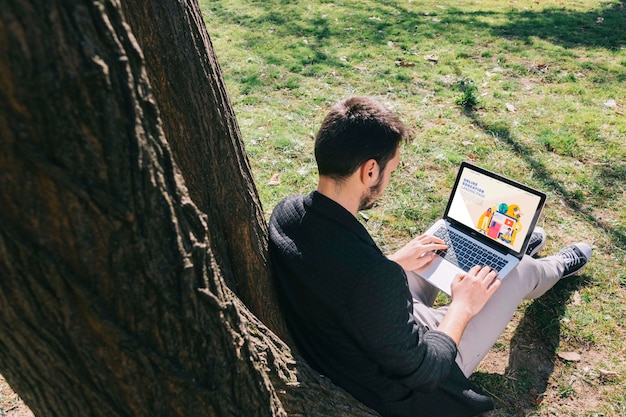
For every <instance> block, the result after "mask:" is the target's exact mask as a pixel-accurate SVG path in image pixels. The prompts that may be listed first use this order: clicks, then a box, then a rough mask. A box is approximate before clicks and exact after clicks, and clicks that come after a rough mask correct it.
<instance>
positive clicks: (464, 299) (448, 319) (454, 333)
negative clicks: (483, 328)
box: [437, 266, 502, 346]
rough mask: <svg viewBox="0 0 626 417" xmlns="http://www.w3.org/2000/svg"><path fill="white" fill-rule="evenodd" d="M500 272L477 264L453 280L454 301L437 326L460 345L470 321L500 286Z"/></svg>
mask: <svg viewBox="0 0 626 417" xmlns="http://www.w3.org/2000/svg"><path fill="white" fill-rule="evenodd" d="M501 282H502V281H500V280H499V279H498V272H497V271H495V270H492V269H490V268H489V267H480V266H475V267H473V268H472V269H470V270H469V272H468V273H467V274H459V275H457V276H456V278H455V279H454V281H453V282H452V302H451V303H450V306H449V307H448V312H447V313H446V315H445V316H444V318H443V320H442V321H441V324H440V325H439V327H438V328H437V330H439V331H440V332H443V333H445V334H447V335H448V336H450V338H451V339H452V340H454V342H455V343H456V344H457V346H458V345H459V342H460V341H461V337H462V336H463V332H464V331H465V328H466V327H467V324H468V323H469V321H470V320H471V319H472V317H474V316H475V315H476V314H478V313H479V312H480V310H482V308H483V307H484V306H485V304H486V303H487V301H488V300H489V299H490V298H491V296H492V295H493V294H494V293H495V292H496V290H497V289H498V288H499V287H500V284H501Z"/></svg>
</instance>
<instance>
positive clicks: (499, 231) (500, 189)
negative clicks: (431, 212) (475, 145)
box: [448, 167, 541, 252]
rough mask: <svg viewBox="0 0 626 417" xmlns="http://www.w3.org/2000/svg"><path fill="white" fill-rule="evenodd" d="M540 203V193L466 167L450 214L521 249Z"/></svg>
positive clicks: (453, 198) (511, 246)
mask: <svg viewBox="0 0 626 417" xmlns="http://www.w3.org/2000/svg"><path fill="white" fill-rule="evenodd" d="M540 204H541V198H540V197H539V196H537V195H535V194H532V193H530V192H528V191H526V190H524V189H521V188H519V187H517V186H515V185H513V184H508V183H506V182H503V181H500V180H498V179H496V178H492V177H489V176H487V175H485V174H482V173H480V172H477V171H474V170H472V169H469V168H467V167H466V168H465V169H463V172H461V174H460V179H459V184H458V185H457V188H456V190H455V192H454V195H453V196H452V201H451V204H450V208H449V210H448V217H450V218H452V219H454V220H456V221H457V222H460V223H463V224H464V225H466V226H467V227H470V228H472V229H474V230H477V231H479V232H480V233H482V234H484V235H485V236H489V237H490V238H491V239H493V240H494V241H496V242H499V243H501V244H503V245H505V246H507V247H509V248H512V249H514V250H515V251H517V252H521V249H522V246H523V244H524V240H525V239H526V236H527V234H528V233H529V231H530V227H531V223H532V221H533V217H534V216H535V213H536V212H537V210H538V209H539V207H540Z"/></svg>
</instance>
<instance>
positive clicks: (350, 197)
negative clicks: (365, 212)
mask: <svg viewBox="0 0 626 417" xmlns="http://www.w3.org/2000/svg"><path fill="white" fill-rule="evenodd" d="M353 182H354V179H353V178H352V177H350V178H348V179H346V180H345V181H342V182H338V181H336V180H334V179H332V178H330V177H320V178H319V182H318V183H317V192H318V193H320V194H323V195H324V196H326V197H328V198H330V199H331V200H333V201H335V202H336V203H337V204H339V205H341V206H342V207H343V208H345V209H346V210H348V211H349V212H350V213H352V215H353V216H354V217H356V216H357V214H358V212H359V206H360V204H361V196H362V190H361V188H360V187H358V184H353Z"/></svg>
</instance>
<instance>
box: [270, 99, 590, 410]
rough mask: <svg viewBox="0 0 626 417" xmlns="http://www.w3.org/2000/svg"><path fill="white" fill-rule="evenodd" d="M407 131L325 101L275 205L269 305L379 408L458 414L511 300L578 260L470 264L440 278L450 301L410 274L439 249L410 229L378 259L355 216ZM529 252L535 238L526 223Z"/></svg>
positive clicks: (567, 271) (475, 395) (478, 405)
mask: <svg viewBox="0 0 626 417" xmlns="http://www.w3.org/2000/svg"><path fill="white" fill-rule="evenodd" d="M408 136H409V131H408V129H407V127H406V126H405V125H404V124H403V123H402V122H401V121H400V120H399V119H398V117H397V116H396V115H395V114H393V113H392V112H391V111H389V110H388V109H386V108H385V107H383V106H382V105H381V104H379V103H378V102H376V101H375V100H373V99H371V98H367V97H353V98H350V99H347V100H345V101H343V102H340V103H338V104H336V105H335V106H334V107H333V108H332V109H331V110H330V112H329V114H328V115H327V116H326V118H325V119H324V121H323V123H322V125H321V127H320V130H319V132H318V134H317V136H316V139H315V157H316V161H317V164H318V170H319V182H318V186H317V190H316V191H313V192H312V193H311V194H309V195H306V196H292V197H288V198H286V199H285V200H283V201H282V202H280V203H279V204H278V205H277V206H276V208H275V210H274V212H273V214H272V218H271V220H270V254H271V258H272V263H273V266H274V269H275V275H276V278H277V282H278V289H279V295H280V300H281V308H282V309H283V312H284V314H285V317H286V320H287V324H288V326H289V329H290V331H291V333H292V335H293V338H294V341H295V343H296V344H297V346H298V348H299V350H300V351H301V353H302V355H303V356H304V358H305V359H306V360H307V361H308V362H309V364H310V365H311V366H312V367H313V368H315V369H316V370H318V371H319V372H321V373H322V374H324V375H326V376H328V377H330V378H331V379H332V380H333V381H334V382H335V383H336V384H337V385H339V386H341V387H343V388H344V389H345V390H347V391H348V392H350V393H351V394H352V395H354V396H355V397H356V398H357V399H359V400H360V401H362V402H363V403H365V404H366V405H368V406H370V407H372V408H373V409H375V410H376V411H378V412H379V413H380V414H381V415H383V416H446V417H454V416H470V415H475V414H478V413H480V412H483V411H486V410H488V409H490V408H492V402H491V399H490V398H489V397H488V396H487V395H485V394H484V393H482V392H480V391H479V390H478V388H477V387H475V386H474V385H473V384H471V383H470V382H469V381H468V380H467V377H468V376H469V375H470V374H471V373H472V372H473V371H474V369H475V368H476V366H477V365H478V363H479V362H480V361H481V360H482V358H483V357H484V356H485V355H486V353H487V352H488V351H489V349H490V348H491V346H492V345H493V344H494V343H495V341H496V340H497V338H498V337H499V335H500V334H501V333H502V331H503V330H504V328H505V327H506V325H507V323H508V322H509V320H510V319H511V317H512V316H513V313H514V312H515V309H516V308H517V306H518V304H519V303H520V301H521V300H522V299H523V298H534V297H538V296H540V295H541V294H543V293H544V292H545V291H547V290H548V289H549V288H551V287H552V286H553V285H554V284H555V283H556V282H557V281H558V280H559V279H560V278H561V277H563V276H566V275H573V274H574V273H576V272H578V271H579V270H580V269H581V268H582V267H583V266H584V265H585V263H586V262H587V260H588V259H589V256H590V255H591V249H590V248H589V246H587V245H585V244H576V245H572V246H570V247H568V248H566V249H564V250H563V251H561V252H559V254H557V255H555V256H551V257H547V258H543V259H534V258H531V257H530V256H525V257H524V258H523V260H522V261H521V262H520V264H519V266H518V267H517V269H516V270H515V271H513V272H512V273H510V274H509V275H508V276H507V277H506V279H505V280H503V281H501V280H499V279H497V272H496V271H492V270H490V269H489V268H488V267H482V266H479V265H478V266H475V267H474V268H472V269H471V270H470V271H469V272H467V273H466V274H462V275H459V276H457V277H456V278H455V281H454V283H453V284H452V298H451V300H452V301H451V302H450V303H449V304H448V305H447V306H445V307H442V308H437V309H436V308H433V303H434V300H435V297H436V296H437V292H438V290H437V289H436V288H434V287H433V286H431V285H430V284H428V283H427V282H426V281H424V280H421V279H415V278H414V277H411V279H410V280H409V281H410V282H412V284H411V288H409V285H408V282H407V275H413V274H416V273H417V272H419V271H420V269H422V268H424V267H425V266H426V265H428V264H429V263H430V262H431V261H432V259H433V257H434V256H435V255H434V251H435V250H438V249H445V248H446V246H445V245H444V244H443V241H441V240H440V239H438V238H435V237H433V236H426V235H422V236H419V237H417V238H415V239H413V240H412V241H411V242H409V243H408V244H407V245H406V246H405V247H403V248H402V249H400V250H399V251H398V252H396V253H394V254H393V255H390V256H385V255H384V254H383V253H382V252H381V251H380V249H379V248H378V246H377V245H376V243H375V242H374V241H373V240H372V238H371V236H370V235H369V233H368V232H367V231H366V230H365V228H364V227H363V225H362V224H361V223H360V222H359V221H358V220H357V213H358V212H359V210H366V209H368V208H371V207H372V205H373V204H374V202H375V201H376V200H377V199H378V198H379V197H380V196H381V194H382V193H383V191H384V189H385V187H387V185H388V184H389V181H390V177H391V173H392V171H393V170H395V169H396V168H397V167H398V164H399V159H400V156H399V145H400V142H401V141H402V140H404V139H406V138H408ZM535 237H536V239H535V242H533V253H534V252H536V251H538V250H539V249H540V248H541V246H543V244H544V237H545V234H543V233H542V231H538V233H537V234H536V236H535Z"/></svg>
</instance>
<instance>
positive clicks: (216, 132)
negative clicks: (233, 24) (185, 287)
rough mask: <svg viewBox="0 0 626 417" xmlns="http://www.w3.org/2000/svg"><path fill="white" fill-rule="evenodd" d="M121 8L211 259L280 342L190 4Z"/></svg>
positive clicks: (222, 105) (250, 208)
mask: <svg viewBox="0 0 626 417" xmlns="http://www.w3.org/2000/svg"><path fill="white" fill-rule="evenodd" d="M122 7H123V11H124V13H125V16H126V18H127V20H128V22H129V24H130V26H131V28H132V29H133V34H134V35H135V37H136V38H137V41H138V43H139V46H140V47H141V49H142V51H143V53H144V56H145V60H146V70H147V74H148V79H149V80H150V84H151V86H152V89H153V92H154V96H155V99H156V102H157V103H158V107H159V109H160V111H161V119H162V123H163V130H164V131H165V136H166V138H167V141H168V142H169V144H170V147H171V149H172V153H173V155H174V160H175V161H176V162H177V164H178V166H179V167H180V170H181V172H182V174H183V177H184V178H185V183H186V185H187V187H188V190H189V195H190V196H191V199H192V200H193V201H194V203H195V204H196V205H197V206H198V208H200V210H201V211H202V212H204V213H206V214H207V215H208V216H209V218H210V219H211V227H210V230H209V234H210V237H211V240H212V241H213V242H219V243H218V245H214V246H216V247H215V248H214V252H213V254H214V256H215V258H216V260H217V263H218V264H219V265H220V269H221V270H222V271H223V272H224V274H223V275H224V278H225V280H226V283H227V285H228V286H229V287H230V288H231V289H232V290H233V291H234V292H235V293H236V294H237V296H238V297H240V298H241V299H242V300H243V301H244V302H245V303H246V305H247V306H248V308H249V309H250V310H251V311H252V312H253V313H254V314H255V315H256V316H257V317H258V318H259V319H261V321H263V322H264V323H265V324H266V325H267V326H268V327H270V328H271V329H272V330H274V331H275V332H276V333H278V334H279V335H280V336H281V337H283V338H284V339H286V338H287V337H288V334H287V331H286V330H285V329H286V327H285V324H284V321H283V320H282V318H281V316H280V314H279V313H278V309H277V302H276V293H275V289H274V286H273V283H272V281H271V276H270V274H269V268H268V257H267V227H266V223H265V219H264V217H263V210H262V208H261V204H260V202H259V198H258V194H257V190H256V187H255V185H254V180H253V178H252V175H251V170H250V166H249V163H248V158H247V156H246V154H245V151H244V147H243V142H242V140H241V133H240V130H239V126H238V125H237V121H236V119H235V115H234V112H233V110H232V106H231V104H230V101H229V99H228V96H227V94H226V89H225V86H224V81H223V79H222V75H221V72H220V69H219V65H218V63H217V58H216V57H215V55H214V53H213V47H212V45H211V41H210V39H209V35H208V33H207V31H206V27H205V24H204V20H203V18H202V14H201V12H200V9H199V7H198V5H197V2H195V0H194V1H191V0H184V1H173V0H166V1H163V0H136V1H125V2H122ZM182 22H184V23H185V24H181V23H182ZM155 23H156V24H155ZM172 45H176V47H172Z"/></svg>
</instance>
